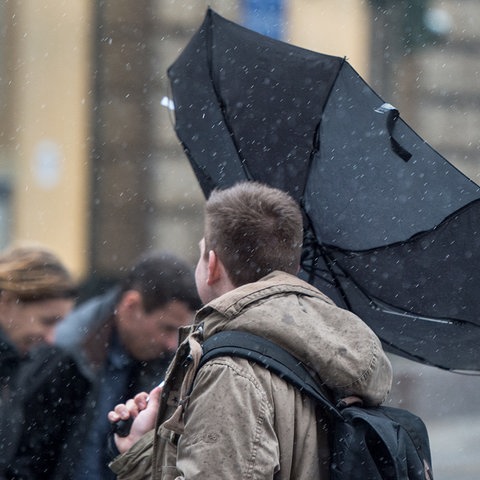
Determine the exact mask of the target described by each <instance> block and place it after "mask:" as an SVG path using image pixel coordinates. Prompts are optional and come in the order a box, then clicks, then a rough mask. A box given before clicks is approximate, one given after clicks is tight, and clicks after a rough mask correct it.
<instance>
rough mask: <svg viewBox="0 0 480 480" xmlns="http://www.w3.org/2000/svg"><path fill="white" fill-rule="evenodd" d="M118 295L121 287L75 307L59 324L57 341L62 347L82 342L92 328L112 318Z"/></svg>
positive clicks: (56, 334) (56, 335)
mask: <svg viewBox="0 0 480 480" xmlns="http://www.w3.org/2000/svg"><path fill="white" fill-rule="evenodd" d="M118 296H119V289H118V288H112V289H110V290H108V291H107V292H105V293H104V294H102V295H98V296H96V297H93V298H91V299H89V300H87V301H85V302H84V303H82V304H80V305H78V306H77V307H75V308H74V310H73V311H72V312H70V313H69V314H68V315H67V316H66V317H65V318H64V319H63V320H62V321H61V322H60V324H59V325H58V327H57V329H56V333H55V343H56V344H57V345H60V346H62V347H72V346H74V345H76V344H78V343H81V341H82V340H83V338H84V337H86V336H87V335H88V334H89V333H90V332H91V329H95V328H97V327H98V326H100V325H102V324H103V323H104V322H106V321H107V320H108V319H109V318H110V316H111V315H112V314H113V312H114V309H115V305H116V303H117V301H118Z"/></svg>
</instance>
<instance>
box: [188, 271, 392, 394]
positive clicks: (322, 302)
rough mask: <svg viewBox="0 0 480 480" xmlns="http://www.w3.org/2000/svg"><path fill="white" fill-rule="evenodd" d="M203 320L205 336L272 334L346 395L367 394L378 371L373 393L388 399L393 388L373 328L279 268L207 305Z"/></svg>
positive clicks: (202, 315)
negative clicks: (241, 332)
mask: <svg viewBox="0 0 480 480" xmlns="http://www.w3.org/2000/svg"><path fill="white" fill-rule="evenodd" d="M199 321H203V322H204V335H205V338H208V337H209V336H211V335H213V334H214V333H216V332H218V331H221V330H244V331H248V332H251V333H255V334H257V335H261V336H264V337H266V338H268V339H269V340H271V341H273V342H275V343H277V344H279V345H280V346H282V347H283V348H285V349H286V350H288V351H289V352H290V353H291V354H293V355H294V356H295V357H297V358H298V359H299V360H301V361H302V362H303V363H305V364H306V365H307V366H308V367H309V368H310V369H311V370H313V372H314V373H316V374H317V376H318V377H319V379H320V381H321V382H322V383H324V384H325V385H326V386H328V387H329V388H331V389H333V390H338V391H340V392H341V394H352V393H353V392H355V393H356V394H360V393H364V392H361V391H359V386H360V385H363V384H365V386H366V385H367V384H368V383H370V382H369V376H370V375H371V373H372V372H373V371H374V370H375V371H379V372H383V374H384V375H385V379H384V381H381V382H380V383H381V384H383V386H382V392H372V393H373V396H374V397H376V398H377V397H378V396H379V395H380V396H381V397H382V398H381V399H380V400H383V399H384V397H385V395H386V393H387V392H388V390H389V388H390V382H391V366H390V364H389V362H388V359H386V357H385V355H384V353H383V351H382V348H381V344H380V341H379V339H378V338H377V336H376V335H375V334H374V333H373V331H372V330H371V329H370V328H369V327H368V326H367V325H366V324H365V323H364V322H362V321H361V320H360V319H359V318H358V317H357V316H356V315H354V314H353V313H351V312H350V311H347V310H344V309H341V308H339V307H337V306H336V305H335V304H334V302H333V301H332V300H331V299H330V298H328V297H327V296H326V295H324V294H323V293H321V292H320V291H319V290H317V289H316V288H315V287H313V286H312V285H310V284H308V283H306V282H304V281H303V280H301V279H299V278H297V277H295V276H293V275H289V274H287V273H284V272H273V273H271V274H270V275H268V276H266V277H264V278H263V279H262V280H260V281H258V282H255V283H251V284H247V285H244V286H241V287H239V288H237V289H235V290H232V291H231V292H228V293H226V294H225V295H222V296H221V297H219V298H217V299H215V300H213V301H212V302H210V303H209V304H208V305H206V306H205V307H204V308H203V309H201V310H200V311H199V312H198V315H197V322H199ZM378 362H384V363H386V365H385V367H386V368H378ZM387 363H388V364H387ZM380 380H381V379H380ZM385 384H388V387H387V388H386V389H385V388H384V385H385ZM360 390H363V387H362V388H360ZM377 400H378V398H377Z"/></svg>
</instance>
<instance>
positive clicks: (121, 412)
mask: <svg viewBox="0 0 480 480" xmlns="http://www.w3.org/2000/svg"><path fill="white" fill-rule="evenodd" d="M161 393H162V387H160V386H158V387H155V388H154V389H153V390H152V391H151V392H150V394H147V393H146V392H142V393H139V394H137V395H135V397H134V398H131V399H130V400H128V401H127V403H120V404H118V405H116V406H115V408H114V410H112V411H110V412H108V420H109V421H110V423H117V422H119V421H120V420H129V419H130V418H132V419H133V423H132V426H131V429H130V433H129V434H128V435H127V436H126V437H120V436H119V435H117V434H115V445H116V446H117V448H118V451H119V452H120V453H125V452H126V451H127V450H128V449H129V448H130V447H131V446H132V445H133V444H134V443H136V442H138V440H139V439H140V438H141V437H142V436H143V435H144V434H145V433H147V432H148V431H149V430H151V429H152V428H153V427H154V426H155V420H156V417H157V412H158V407H159V403H160V395H161Z"/></svg>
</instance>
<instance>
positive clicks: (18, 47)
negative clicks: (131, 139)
mask: <svg viewBox="0 0 480 480" xmlns="http://www.w3.org/2000/svg"><path fill="white" fill-rule="evenodd" d="M91 6H92V3H91V2H84V1H74V2H72V1H69V0H43V1H42V2H33V1H18V2H15V4H14V11H13V12H10V14H14V15H15V17H14V19H15V21H14V22H13V27H14V28H13V29H12V33H11V35H12V37H13V38H12V40H13V42H12V44H13V45H15V51H14V52H10V54H11V56H13V58H11V59H10V72H9V76H10V79H11V82H13V85H14V89H13V96H12V97H11V98H10V101H11V102H12V104H11V105H12V108H11V110H12V111H13V119H12V121H13V125H12V128H11V132H13V137H12V138H11V139H10V142H11V143H10V149H9V150H10V157H11V158H10V159H9V160H10V161H13V162H15V168H14V189H13V217H14V221H13V225H12V233H13V241H14V242H24V241H34V242H39V243H42V244H45V245H47V246H49V247H50V248H52V249H53V250H54V251H55V252H57V253H58V254H59V255H60V257H61V258H62V259H63V260H64V261H65V262H66V264H67V265H68V266H69V267H70V268H71V269H72V270H73V271H74V273H75V274H77V275H81V274H83V272H84V270H85V265H86V260H87V251H86V249H87V238H86V236H87V228H86V222H87V219H86V207H87V199H88V188H87V181H88V171H89V168H88V149H89V145H88V141H89V128H90V126H89V120H90V118H89V116H90V113H89V110H90V95H89V89H90V78H89V76H90V67H89V66H88V62H89V58H90V51H89V49H90V35H91V34H90V25H91Z"/></svg>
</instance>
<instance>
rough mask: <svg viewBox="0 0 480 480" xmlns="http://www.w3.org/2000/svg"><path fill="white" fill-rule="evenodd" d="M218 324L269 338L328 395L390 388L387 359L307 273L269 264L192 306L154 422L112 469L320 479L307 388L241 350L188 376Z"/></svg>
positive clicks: (167, 477)
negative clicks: (256, 275) (253, 278)
mask: <svg viewBox="0 0 480 480" xmlns="http://www.w3.org/2000/svg"><path fill="white" fill-rule="evenodd" d="M221 330H245V331H249V332H252V333H255V334H257V335H263V336H265V337H267V338H269V339H270V340H272V341H274V342H276V343H278V344H279V345H281V346H282V347H284V348H285V349H287V350H289V351H290V352H291V353H292V354H293V355H295V356H296V357H297V358H299V359H300V360H301V361H302V362H304V363H305V364H307V365H308V366H309V367H310V368H311V369H312V370H313V371H314V372H315V373H316V374H317V375H318V378H319V379H321V381H322V382H323V383H324V384H325V385H326V386H327V387H328V388H329V389H331V391H332V392H333V394H334V395H335V396H347V395H351V394H355V395H358V396H360V397H362V398H363V400H364V402H365V403H366V404H370V405H373V404H378V403H381V402H382V401H383V400H384V399H385V397H386V396H387V394H388V392H389V389H390V386H391V380H392V370H391V366H390V362H389V360H388V358H387V357H386V356H385V354H384V352H383V350H382V348H381V345H380V341H379V340H378V338H377V337H376V336H375V335H374V333H373V332H372V331H371V330H370V329H369V328H368V327H367V326H366V325H365V324H364V323H363V322H362V321H361V320H359V319H358V317H356V316H355V315H353V314H352V313H350V312H348V311H346V310H343V309H340V308H338V307H336V306H335V305H334V304H333V302H332V301H331V300H330V299H329V298H328V297H326V296H325V295H323V294H322V293H320V292H319V291H318V290H317V289H315V288H314V287H312V286H311V285H309V284H308V283H305V282H303V281H302V280H300V279H298V278H297V277H294V276H292V275H288V274H285V273H282V272H274V273H272V274H270V275H268V276H267V277H265V278H264V279H262V280H261V281H259V282H256V283H252V284H248V285H244V286H242V287H240V288H237V289H235V290H233V291H231V292H229V293H227V294H225V295H223V296H222V297H220V298H218V299H216V300H214V301H213V302H211V303H210V304H208V305H207V306H205V307H204V308H202V309H201V310H200V311H199V312H198V314H197V319H196V324H195V326H194V328H193V329H192V332H191V333H190V335H189V336H188V338H186V339H185V341H184V342H182V344H181V346H180V348H179V349H178V352H177V355H176V357H175V359H174V360H173V362H172V365H171V366H170V369H169V372H168V374H167V381H166V385H165V388H164V391H163V395H162V402H161V406H160V410H159V415H158V419H157V427H156V429H155V431H152V432H150V433H149V434H147V435H145V436H144V437H143V438H142V439H141V440H140V441H139V442H137V443H136V444H135V445H134V446H133V447H132V448H131V449H130V450H129V451H128V452H127V453H125V454H124V455H120V456H119V457H117V458H116V459H115V460H114V461H113V462H112V464H111V468H112V470H113V471H114V472H116V473H117V475H118V478H119V479H131V480H136V479H147V478H152V479H155V480H157V479H162V480H183V479H185V480H194V479H195V480H196V479H209V480H212V479H218V480H220V479H222V480H226V479H234V478H235V479H262V480H263V479H265V480H266V479H275V480H290V479H295V480H307V479H308V480H324V479H328V478H329V476H328V454H329V452H328V445H327V429H326V424H325V421H316V414H315V406H314V404H313V402H312V401H311V400H310V399H309V398H306V397H304V396H303V395H302V394H301V393H300V392H299V391H298V390H297V389H295V388H294V387H292V386H290V385H289V384H287V383H286V382H285V381H284V380H282V379H281V378H279V377H277V376H275V375H273V374H271V373H270V372H269V371H267V370H266V369H264V368H262V367H260V366H259V365H257V364H254V363H250V362H249V361H247V360H244V359H240V358H233V357H219V358H216V359H214V360H211V361H210V362H208V363H207V364H206V365H205V366H204V367H202V369H201V370H200V371H199V372H198V375H197V376H196V377H195V373H196V367H197V365H198V361H199V359H200V357H201V353H202V351H201V342H202V340H203V338H208V337H209V336H211V335H213V334H214V333H216V332H218V331H221ZM194 379H195V382H194V383H193V380H194ZM192 385H193V386H192ZM155 432H156V433H155Z"/></svg>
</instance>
